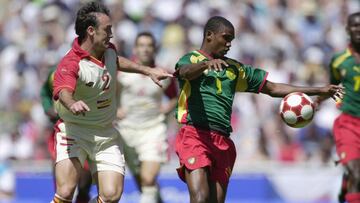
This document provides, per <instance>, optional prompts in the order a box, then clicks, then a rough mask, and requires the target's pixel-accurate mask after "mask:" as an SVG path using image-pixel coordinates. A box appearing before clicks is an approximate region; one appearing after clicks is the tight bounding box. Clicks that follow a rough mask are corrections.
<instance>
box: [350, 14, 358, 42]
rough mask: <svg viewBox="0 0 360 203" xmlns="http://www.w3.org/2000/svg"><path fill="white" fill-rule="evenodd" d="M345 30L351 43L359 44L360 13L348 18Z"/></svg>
mask: <svg viewBox="0 0 360 203" xmlns="http://www.w3.org/2000/svg"><path fill="white" fill-rule="evenodd" d="M347 31H348V34H349V36H350V41H351V43H352V44H357V45H360V15H356V16H354V17H352V18H351V19H349V23H348V25H347Z"/></svg>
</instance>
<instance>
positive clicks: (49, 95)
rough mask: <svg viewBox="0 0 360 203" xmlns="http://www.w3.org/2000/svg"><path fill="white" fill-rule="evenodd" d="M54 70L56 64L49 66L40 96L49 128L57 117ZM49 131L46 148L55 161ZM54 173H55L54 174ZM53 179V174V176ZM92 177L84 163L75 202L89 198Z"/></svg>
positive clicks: (84, 202) (52, 132)
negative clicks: (54, 97)
mask: <svg viewBox="0 0 360 203" xmlns="http://www.w3.org/2000/svg"><path fill="white" fill-rule="evenodd" d="M55 70H56V66H51V67H50V68H49V73H48V76H47V79H46V80H45V82H44V83H43V85H42V87H41V90H40V96H41V104H42V107H43V109H44V112H45V114H46V115H47V116H48V118H49V120H50V121H51V123H52V126H51V129H54V128H53V125H54V124H55V123H56V121H57V120H58V119H59V116H58V114H57V113H56V111H55V108H54V102H53V81H54V73H55ZM50 132H51V133H50V134H49V135H48V138H47V143H48V150H49V153H50V156H51V160H52V161H53V162H54V163H55V159H56V158H55V134H54V130H51V131H50ZM52 168H53V173H54V165H53V167H52ZM54 175H55V174H54ZM54 180H55V176H54ZM91 182H92V177H91V173H90V171H89V168H88V165H87V164H86V165H85V167H84V170H82V171H81V174H80V179H79V182H78V187H77V189H78V191H77V196H76V202H77V203H86V202H88V201H89V200H90V194H89V192H90V188H91Z"/></svg>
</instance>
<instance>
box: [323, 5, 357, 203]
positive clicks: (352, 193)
mask: <svg viewBox="0 0 360 203" xmlns="http://www.w3.org/2000/svg"><path fill="white" fill-rule="evenodd" d="M346 31H347V33H348V35H349V39H350V40H349V41H350V44H349V46H348V48H347V49H345V50H344V51H342V52H340V53H336V54H335V55H334V56H333V58H332V60H331V63H330V83H331V84H335V85H338V84H340V83H341V84H342V85H343V86H344V88H345V93H346V94H345V95H344V98H343V99H342V100H341V99H339V100H338V101H337V102H338V106H339V108H340V110H341V111H342V113H341V114H340V116H339V117H338V118H337V119H336V120H335V122H334V126H333V132H334V137H335V144H336V151H337V154H338V156H339V158H340V163H342V164H343V166H344V167H345V169H346V170H347V173H346V175H345V176H344V177H346V179H347V180H346V183H347V184H346V187H342V190H343V192H346V195H345V199H346V201H347V202H348V203H360V125H359V124H360V12H356V13H353V14H351V15H349V16H348V19H347V26H346ZM319 99H320V100H322V98H321V97H320V98H319ZM343 186H345V185H343ZM342 196H344V194H340V197H339V200H340V202H343V201H345V200H344V198H342Z"/></svg>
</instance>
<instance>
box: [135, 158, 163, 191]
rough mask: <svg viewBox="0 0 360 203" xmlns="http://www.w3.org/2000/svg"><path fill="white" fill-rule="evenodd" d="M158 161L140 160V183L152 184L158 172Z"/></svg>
mask: <svg viewBox="0 0 360 203" xmlns="http://www.w3.org/2000/svg"><path fill="white" fill-rule="evenodd" d="M160 166H161V164H160V162H157V161H142V162H141V167H140V176H141V182H142V185H154V184H155V182H156V177H157V175H158V174H159V172H160Z"/></svg>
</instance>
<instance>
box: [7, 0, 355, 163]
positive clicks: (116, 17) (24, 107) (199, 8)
mask: <svg viewBox="0 0 360 203" xmlns="http://www.w3.org/2000/svg"><path fill="white" fill-rule="evenodd" d="M82 2H84V1H81V0H16V1H11V0H0V4H1V7H0V162H1V161H4V160H9V159H15V160H34V159H35V160H43V159H49V154H48V152H47V144H46V140H47V136H48V135H49V133H50V132H51V128H52V126H51V123H50V122H49V120H48V119H47V117H46V116H45V114H44V112H43V109H42V107H41V102H40V96H39V94H40V88H41V85H42V83H43V82H44V80H45V79H46V76H47V73H48V70H49V67H51V66H54V65H56V63H57V62H58V61H59V59H60V58H61V57H62V56H63V55H64V54H65V53H66V52H67V50H68V49H69V48H70V46H71V43H72V40H73V39H74V37H76V35H75V33H74V18H75V15H76V11H77V9H78V8H79V5H80V4H81V3H82ZM103 2H104V3H105V4H106V5H107V6H108V7H109V8H110V11H111V13H112V20H113V33H114V38H113V39H112V42H113V43H114V44H115V45H116V47H117V50H118V52H119V54H120V55H123V56H126V57H130V56H131V55H132V46H133V42H134V38H135V36H136V34H137V33H138V32H140V31H151V32H152V33H153V34H154V35H155V37H156V39H157V44H158V56H157V60H156V62H157V64H158V65H159V66H162V67H164V68H167V69H169V70H170V71H174V65H175V63H176V62H177V60H178V59H179V58H180V57H181V56H182V55H183V54H185V53H186V52H187V51H189V50H192V49H198V48H200V45H201V40H202V35H203V26H204V24H205V22H206V20H207V19H208V18H209V17H210V16H213V15H221V16H224V17H226V18H228V19H229V20H230V21H231V22H232V23H233V24H234V26H235V29H236V30H235V31H236V38H235V39H234V41H233V43H232V49H231V51H230V52H229V54H228V56H229V57H231V58H234V59H237V60H239V61H242V62H243V63H245V64H252V65H253V66H255V67H261V68H264V69H265V70H267V71H269V78H268V79H269V80H271V81H276V82H284V83H291V84H297V85H324V84H326V83H327V82H328V73H327V71H328V67H327V64H328V63H329V61H330V57H331V55H332V54H334V53H335V52H337V51H340V50H342V49H344V48H346V46H347V34H346V32H345V23H346V17H347V15H348V14H349V13H352V12H355V11H359V10H360V3H359V1H358V0H332V1H327V0H242V1H240V0H221V1H219V0H104V1H103ZM279 103H280V99H273V98H270V97H268V96H264V95H250V94H246V93H244V94H240V95H237V96H236V98H235V103H234V110H233V120H232V123H233V128H234V132H233V134H232V138H233V140H234V141H235V143H236V146H237V150H238V160H240V161H244V160H245V161H262V160H273V161H279V162H301V161H306V162H310V163H314V164H324V163H329V162H332V161H333V159H334V158H333V154H334V145H333V138H332V133H331V128H332V122H333V120H334V118H335V117H336V115H337V114H338V113H339V112H338V111H337V109H336V108H335V103H334V102H332V101H330V100H329V101H328V102H325V103H324V104H323V105H322V106H321V108H320V110H319V111H318V112H317V113H316V116H315V118H314V121H313V122H312V123H311V125H309V126H308V127H306V128H302V129H293V128H290V127H287V126H285V125H284V123H283V122H282V121H281V120H280V117H279V114H278V108H279ZM169 125H171V126H172V127H171V128H170V131H169V141H170V143H172V142H173V141H174V137H175V133H176V127H177V125H176V124H175V123H174V119H173V118H171V117H170V118H169ZM172 156H174V154H172ZM242 163H244V162H242Z"/></svg>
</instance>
